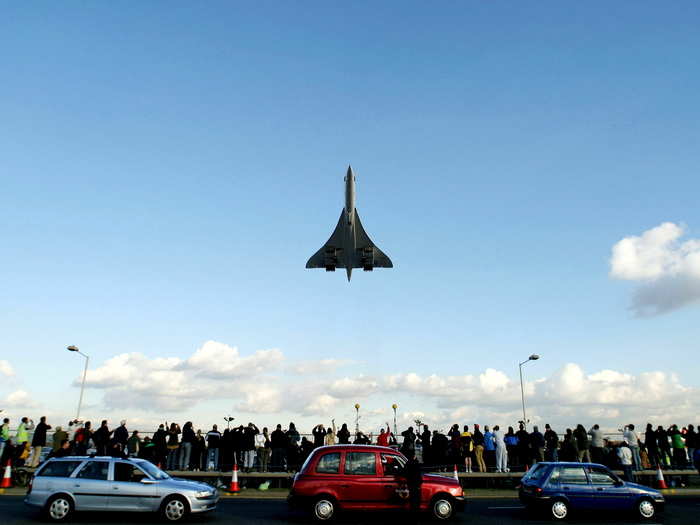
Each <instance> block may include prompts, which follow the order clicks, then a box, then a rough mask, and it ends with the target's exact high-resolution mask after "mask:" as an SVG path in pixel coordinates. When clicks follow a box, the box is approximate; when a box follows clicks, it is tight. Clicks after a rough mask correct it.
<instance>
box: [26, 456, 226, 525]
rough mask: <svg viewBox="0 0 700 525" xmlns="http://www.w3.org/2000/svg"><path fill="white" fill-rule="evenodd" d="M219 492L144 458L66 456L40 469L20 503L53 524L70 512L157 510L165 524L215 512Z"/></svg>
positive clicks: (65, 518)
mask: <svg viewBox="0 0 700 525" xmlns="http://www.w3.org/2000/svg"><path fill="white" fill-rule="evenodd" d="M218 501H219V493H218V491H217V490H216V489H214V488H212V487H210V486H209V485H206V484H204V483H198V482H195V481H188V480H182V479H173V478H171V477H170V476H169V475H168V474H166V473H165V472H163V471H162V470H160V469H159V468H158V467H156V466H155V465H153V464H152V463H150V462H148V461H145V460H143V459H121V458H112V457H85V456H69V457H64V458H53V459H50V460H49V461H47V462H46V463H44V464H43V465H41V466H40V467H39V468H38V469H37V471H36V473H35V474H34V478H33V479H32V481H31V483H30V485H29V491H28V492H27V497H26V498H25V500H24V502H25V503H26V504H27V505H30V506H33V507H38V508H41V509H42V510H43V511H44V513H45V514H46V517H48V518H49V519H50V520H52V521H66V520H67V519H68V518H69V517H70V516H71V515H72V514H73V512H76V511H82V510H89V511H110V512H114V511H117V512H121V511H125V512H159V513H160V514H161V515H162V516H163V518H164V519H165V520H167V521H173V522H174V521H180V520H182V519H184V518H185V517H186V516H187V515H188V514H190V513H201V512H209V511H212V510H214V509H215V508H216V504H217V502H218Z"/></svg>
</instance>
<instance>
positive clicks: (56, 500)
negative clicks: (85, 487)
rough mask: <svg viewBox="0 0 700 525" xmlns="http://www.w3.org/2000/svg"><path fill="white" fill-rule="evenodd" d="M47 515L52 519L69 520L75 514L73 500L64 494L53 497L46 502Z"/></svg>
mask: <svg viewBox="0 0 700 525" xmlns="http://www.w3.org/2000/svg"><path fill="white" fill-rule="evenodd" d="M45 511H46V517H47V518H48V519H50V520H51V521H58V522H61V521H67V520H68V518H70V516H71V514H73V500H71V499H70V498H69V497H68V496H66V495H64V494H58V495H56V496H54V497H52V498H51V499H50V500H49V501H48V503H47V504H46V509H45Z"/></svg>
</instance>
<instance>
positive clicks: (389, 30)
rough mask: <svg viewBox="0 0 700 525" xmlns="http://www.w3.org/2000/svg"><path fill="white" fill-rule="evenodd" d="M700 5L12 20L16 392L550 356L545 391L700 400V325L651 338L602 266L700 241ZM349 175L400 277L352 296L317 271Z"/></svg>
mask: <svg viewBox="0 0 700 525" xmlns="http://www.w3.org/2000/svg"><path fill="white" fill-rule="evenodd" d="M699 11H700V8H699V7H698V5H697V3H695V2H677V3H674V4H673V6H660V5H659V4H658V3H654V2H615V3H612V4H611V3H604V2H592V3H590V2H589V3H585V4H575V3H570V2H566V3H564V2H541V3H538V4H537V5H534V4H530V5H525V4H523V3H521V2H488V3H486V2H484V3H478V2H445V3H443V4H439V5H438V4H435V5H432V6H430V7H428V6H426V5H425V4H423V3H420V2H400V3H398V2H385V3H382V4H381V5H377V4H376V3H375V2H354V3H353V4H352V5H351V6H347V5H342V6H341V5H340V4H334V3H328V2H303V3H301V2H256V3H250V4H245V3H230V2H207V3H206V5H195V4H191V3H186V2H168V3H167V4H165V3H157V2H153V3H142V2H123V3H120V4H119V7H118V8H117V7H116V6H114V5H112V4H108V3H89V2H68V3H62V4H61V5H43V6H36V5H34V6H29V5H21V6H20V5H5V7H4V8H3V16H2V20H1V21H0V48H2V49H4V50H5V53H4V54H3V60H2V63H3V81H2V83H1V84H0V115H1V116H2V119H1V120H2V125H0V144H2V155H0V180H1V181H2V191H1V192H0V219H1V220H0V233H1V234H2V238H3V241H4V242H3V257H2V258H1V259H0V275H2V281H3V286H2V289H3V294H2V299H1V300H0V307H1V312H0V313H1V314H2V315H1V316H0V330H1V331H2V333H3V346H4V348H5V350H3V352H2V358H3V359H4V360H7V361H8V362H9V363H10V364H11V365H12V367H13V368H14V370H15V371H16V374H15V376H14V377H13V379H12V382H13V385H12V387H13V388H23V389H25V390H27V391H29V392H30V393H31V394H32V395H33V396H35V397H36V398H39V399H41V398H45V397H46V396H47V395H55V394H56V392H61V396H63V395H65V396H66V399H68V400H69V401H66V402H65V403H67V404H68V405H70V406H72V404H73V403H74V401H73V397H75V393H76V391H75V388H74V387H72V386H71V381H72V380H73V378H74V376H75V375H76V374H77V373H78V371H79V369H80V363H79V362H78V361H76V360H75V359H73V357H74V356H71V355H69V354H67V352H65V351H64V350H63V348H64V347H65V345H67V344H77V345H79V346H80V347H81V348H83V349H84V350H85V351H86V352H87V353H89V354H90V355H91V357H92V359H93V361H94V363H95V366H97V365H98V364H101V363H103V362H104V361H105V360H107V359H109V358H111V357H112V356H115V355H117V354H120V353H124V352H140V353H143V354H145V355H147V356H150V357H164V356H173V357H179V358H181V359H187V357H188V356H190V355H191V354H192V353H193V352H194V351H195V349H197V348H198V347H200V346H201V345H202V344H203V343H204V342H205V341H208V340H215V341H220V342H223V343H226V344H227V345H231V346H237V347H238V349H239V350H240V353H241V354H243V355H247V354H252V353H253V352H255V351H256V350H259V349H269V348H279V349H280V350H281V351H282V352H284V356H285V359H287V360H288V361H299V360H304V361H308V360H317V359H320V358H323V357H329V358H337V359H352V360H353V361H354V362H355V364H353V365H351V366H350V367H349V369H348V371H347V374H348V375H353V374H365V375H367V374H377V373H382V374H391V373H408V372H416V373H419V374H431V373H435V374H438V375H440V374H479V373H481V372H482V371H483V370H485V369H487V368H496V369H498V370H502V371H503V372H505V373H506V374H507V375H509V376H513V375H514V374H516V373H517V362H518V360H520V359H523V358H524V357H526V356H527V355H529V354H530V353H532V352H537V353H540V354H542V355H543V359H542V360H540V361H539V362H538V363H536V364H533V365H530V366H532V367H533V368H532V369H531V372H532V373H533V375H539V376H542V377H546V376H550V374H554V373H556V371H557V370H559V369H560V368H561V367H562V366H564V365H565V364H566V363H570V362H573V363H577V364H579V365H580V366H581V367H582V368H583V369H584V370H586V371H587V372H590V373H593V372H596V371H598V370H600V369H602V368H610V369H613V370H619V371H621V372H624V373H629V374H639V373H642V372H646V371H651V370H660V371H663V372H667V373H676V374H677V375H678V377H679V378H680V381H681V382H682V383H683V384H684V385H686V386H689V387H693V388H695V387H698V386H699V385H698V381H697V376H698V366H697V365H696V364H695V363H694V362H693V361H694V359H695V356H696V354H697V340H698V337H699V336H700V324H699V323H697V316H698V307H697V306H693V305H692V304H690V305H688V306H687V307H684V308H680V309H677V310H674V311H671V312H668V313H665V314H664V315H659V316H653V317H650V318H638V317H635V316H634V315H633V313H632V312H631V311H630V309H629V306H630V303H631V298H632V296H633V293H634V290H635V287H636V286H638V284H637V283H624V282H621V281H618V280H612V279H611V278H610V277H609V276H608V273H609V271H610V265H609V259H610V256H611V249H612V247H613V245H614V244H615V243H617V242H618V241H620V240H621V239H622V238H624V237H627V236H638V235H641V234H642V233H643V232H644V231H647V230H650V229H651V228H654V227H656V226H658V225H659V224H661V223H663V222H666V221H669V222H673V223H676V224H683V225H685V226H686V232H687V235H688V238H696V237H697V235H698V234H697V232H698V230H699V229H700V212H699V211H698V207H697V194H698V190H699V189H700V187H699V186H700V184H699V183H698V180H699V178H698V175H697V166H698V160H700V158H699V157H700V153H699V152H700V148H698V146H699V144H698V137H700V124H699V123H700V107H699V105H698V103H697V93H698V92H699V91H700V73H698V68H697V49H699V48H700V35H699V34H698V32H697V24H696V21H697V19H698V15H699V14H700V12H699ZM348 163H351V164H352V165H353V168H354V169H355V172H356V175H357V207H358V210H359V213H360V215H361V217H362V220H363V224H364V226H365V228H366V230H367V232H368V233H369V234H370V236H371V237H372V238H373V240H374V241H375V242H376V243H377V245H378V246H379V247H381V248H382V249H383V250H384V251H385V252H386V253H387V254H388V255H389V256H390V257H391V258H392V260H393V261H394V264H395V268H394V269H393V270H378V271H375V272H373V273H371V274H364V273H362V272H356V273H355V274H354V276H353V279H352V282H351V283H349V284H348V283H347V282H346V280H345V277H344V274H340V273H336V274H326V273H325V272H322V271H308V270H305V269H304V264H305V262H306V259H307V258H308V257H309V256H310V255H311V254H312V253H314V251H316V250H317V249H318V248H319V247H320V246H321V244H322V243H323V242H324V241H325V240H326V239H327V238H328V236H329V235H330V233H331V231H332V229H333V227H334V226H335V223H336V221H337V218H338V215H339V213H340V210H341V208H342V205H343V200H342V199H343V194H342V191H343V175H344V172H345V169H346V168H347V165H348ZM534 367H536V372H535V368H534ZM6 392H7V390H6ZM0 393H1V392H0ZM91 396H92V399H93V401H94V402H97V401H95V400H96V399H99V393H92V394H91ZM370 402H371V401H370ZM419 404H420V403H419ZM56 410H58V408H56ZM695 414H700V409H697V408H696V409H695Z"/></svg>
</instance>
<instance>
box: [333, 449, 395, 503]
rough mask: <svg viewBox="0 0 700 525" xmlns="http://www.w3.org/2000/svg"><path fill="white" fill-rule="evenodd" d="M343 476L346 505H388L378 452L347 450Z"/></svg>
mask: <svg viewBox="0 0 700 525" xmlns="http://www.w3.org/2000/svg"><path fill="white" fill-rule="evenodd" d="M343 478H344V479H343V484H344V485H345V486H346V488H345V489H344V492H343V499H344V501H345V506H346V507H361V508H380V507H385V506H386V505H387V503H386V499H387V498H386V493H385V489H384V480H383V478H382V476H381V475H380V473H379V472H378V468H377V453H376V452H374V451H371V452H370V451H367V452H359V451H358V452H346V453H345V465H344V470H343Z"/></svg>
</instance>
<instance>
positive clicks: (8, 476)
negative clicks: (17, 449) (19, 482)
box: [0, 459, 12, 489]
mask: <svg viewBox="0 0 700 525" xmlns="http://www.w3.org/2000/svg"><path fill="white" fill-rule="evenodd" d="M10 487H12V462H11V461H10V460H9V459H8V460H7V463H5V472H4V474H3V476H2V482H0V489H9V488H10Z"/></svg>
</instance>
